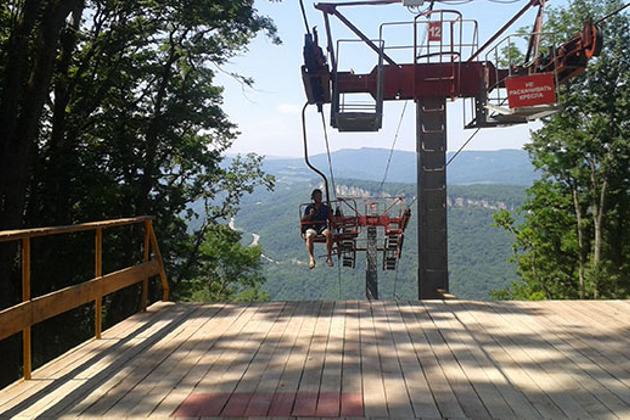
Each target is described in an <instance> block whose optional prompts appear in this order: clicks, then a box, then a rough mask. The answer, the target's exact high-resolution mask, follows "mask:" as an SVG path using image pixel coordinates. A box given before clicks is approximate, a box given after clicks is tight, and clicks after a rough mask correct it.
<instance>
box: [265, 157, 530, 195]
mask: <svg viewBox="0 0 630 420" xmlns="http://www.w3.org/2000/svg"><path fill="white" fill-rule="evenodd" d="M389 155H390V151H389V150H387V149H377V148H362V149H354V150H350V149H346V150H339V151H337V152H333V153H331V161H332V167H333V173H334V176H335V178H349V179H361V180H366V181H376V182H380V181H382V180H383V177H384V176H385V170H386V168H387V163H388V161H389V162H390V163H389V169H388V172H387V177H386V182H388V183H411V184H415V183H416V179H417V177H416V153H415V152H406V151H398V150H395V151H394V152H393V154H392V156H391V160H390V158H389ZM452 155H453V154H452V153H448V154H447V161H448V160H449V159H450V158H451V156H452ZM309 160H310V162H311V164H312V165H313V166H315V167H316V168H318V169H319V170H320V171H322V172H323V173H325V174H326V175H327V176H329V175H330V169H329V165H328V157H327V155H326V154H319V155H314V156H311V157H310V159H309ZM264 168H265V170H266V171H267V172H268V173H271V174H274V175H275V176H276V178H277V179H278V181H285V182H286V181H289V182H290V181H294V182H295V181H304V180H309V179H313V178H314V177H317V174H315V173H314V172H313V171H312V170H311V169H309V168H308V166H307V165H306V163H305V161H304V159H303V158H275V157H267V158H265V161H264ZM537 178H538V176H537V174H536V173H535V171H534V167H533V166H532V164H531V163H530V161H529V158H528V156H527V152H525V151H523V150H497V151H463V152H461V153H460V154H459V155H458V156H457V157H456V158H455V159H454V160H453V161H452V162H451V164H450V165H449V166H448V168H447V183H448V184H449V185H470V184H502V185H526V186H529V185H531V184H532V182H533V181H534V180H535V179H537Z"/></svg>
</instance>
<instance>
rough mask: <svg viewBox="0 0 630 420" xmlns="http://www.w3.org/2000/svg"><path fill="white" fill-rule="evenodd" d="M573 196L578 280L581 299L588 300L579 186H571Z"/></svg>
mask: <svg viewBox="0 0 630 420" xmlns="http://www.w3.org/2000/svg"><path fill="white" fill-rule="evenodd" d="M571 193H572V195H573V209H574V211H575V218H576V225H577V226H576V227H577V237H578V280H579V283H580V299H584V298H586V281H585V279H584V265H585V261H584V230H583V223H582V209H581V208H580V200H579V197H578V190H577V185H573V184H572V185H571Z"/></svg>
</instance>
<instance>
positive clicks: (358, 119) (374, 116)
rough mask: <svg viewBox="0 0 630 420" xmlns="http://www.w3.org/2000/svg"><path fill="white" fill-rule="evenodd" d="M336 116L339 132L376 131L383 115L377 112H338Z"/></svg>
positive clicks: (379, 126)
mask: <svg viewBox="0 0 630 420" xmlns="http://www.w3.org/2000/svg"><path fill="white" fill-rule="evenodd" d="M336 117H337V118H336V128H337V129H338V130H339V131H340V132H360V131H378V130H380V129H381V126H382V122H383V115H382V114H381V113H378V112H339V113H337V116H336Z"/></svg>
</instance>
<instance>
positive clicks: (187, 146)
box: [0, 0, 280, 383]
mask: <svg viewBox="0 0 630 420" xmlns="http://www.w3.org/2000/svg"><path fill="white" fill-rule="evenodd" d="M0 22H1V23H2V24H3V25H2V28H0V49H1V50H0V51H1V54H0V80H1V85H0V229H8V228H21V227H24V226H47V225H60V224H64V225H65V224H71V223H77V222H84V221H91V220H102V219H110V218H118V217H129V216H133V215H141V214H154V215H156V216H158V222H157V225H156V231H157V234H158V238H159V239H160V242H161V243H160V247H161V250H162V254H163V256H164V257H165V260H166V264H167V267H168V270H169V271H168V274H169V277H170V278H171V279H177V280H178V282H177V283H176V285H175V286H176V287H175V289H177V286H179V285H180V284H184V283H185V282H187V281H201V280H203V281H206V280H208V281H212V280H213V278H212V277H211V276H212V275H213V274H212V273H208V274H207V275H206V274H205V273H204V271H203V269H204V268H205V267H204V265H203V264H202V262H204V261H206V260H207V259H208V257H207V252H208V250H207V244H208V243H214V242H212V241H217V240H218V241H226V244H229V245H230V246H231V247H232V248H229V249H230V252H233V253H236V254H238V253H239V252H241V251H242V252H244V254H243V255H246V254H247V252H249V253H250V254H251V255H254V254H255V250H249V249H244V250H240V248H239V247H238V246H236V244H237V243H238V241H236V239H235V237H234V236H231V235H228V234H227V233H225V232H223V231H222V230H221V227H220V225H224V224H227V223H228V222H229V219H230V218H231V217H233V216H234V215H235V214H236V212H237V211H238V209H239V207H240V200H241V198H242V197H243V195H244V194H247V193H251V192H252V191H253V190H254V188H257V187H266V188H273V183H274V181H273V178H272V177H270V176H267V175H266V174H265V173H264V172H263V171H262V169H261V165H262V158H261V157H258V156H254V155H249V156H246V157H237V158H235V159H233V160H231V161H230V162H227V161H226V160H225V159H224V156H223V155H224V153H225V151H226V150H227V149H228V148H229V147H230V145H231V144H232V142H233V141H234V139H235V138H236V136H237V135H238V127H237V125H236V124H235V123H234V122H232V121H230V120H229V118H228V116H227V115H226V114H225V113H224V112H223V110H222V109H221V107H222V93H223V90H222V88H221V87H220V86H217V84H216V81H215V72H216V69H217V68H221V66H222V65H223V64H225V63H226V62H227V61H228V60H229V59H230V58H231V57H234V56H235V55H237V54H241V53H244V52H246V51H247V48H248V44H249V42H250V41H251V40H252V39H253V38H254V37H255V36H256V35H257V34H258V33H261V32H262V33H265V34H266V35H267V36H268V37H270V38H271V40H272V41H273V42H275V43H278V42H280V40H279V39H278V37H277V35H276V28H275V26H274V24H273V22H272V20H271V19H270V18H268V17H265V16H261V15H259V14H258V12H257V10H256V9H255V8H254V1H253V0H237V1H233V0H215V1H212V2H208V1H202V0H192V1H185V2H182V1H180V0H158V1H147V2H136V1H132V0H88V1H84V0H59V1H50V0H25V1H20V2H18V1H15V2H13V1H11V2H4V3H2V5H0ZM5 24H6V25H5ZM233 77H235V78H237V79H239V80H240V81H241V82H242V83H244V84H246V85H251V84H252V83H253V81H252V80H251V79H250V78H249V77H247V75H238V74H234V75H233ZM195 203H203V205H202V206H201V207H198V206H195ZM195 219H201V220H204V221H205V222H204V224H203V225H202V228H200V229H198V230H197V231H195V232H193V231H191V230H190V229H189V228H188V224H189V223H190V221H191V220H195ZM217 232H223V233H221V234H220V235H219V234H217ZM109 241H110V242H109V246H108V248H107V249H108V252H110V254H106V255H104V258H103V260H104V264H105V265H107V264H110V266H112V267H113V266H114V265H113V264H114V262H116V263H119V264H128V263H131V262H132V261H136V260H137V257H138V255H139V253H140V249H141V246H140V245H141V244H140V241H141V238H140V237H139V235H134V234H133V232H132V231H126V232H117V233H115V234H113V235H112V236H111V237H110V238H109ZM226 246H227V245H226ZM239 246H240V245H239ZM80 247H81V245H80V244H76V243H75V244H68V245H67V248H64V250H63V254H67V255H74V254H78V252H77V249H78V248H80ZM246 251H247V252H246ZM0 252H1V255H0V287H1V288H2V290H3V293H2V294H0V296H1V297H0V309H2V308H4V307H7V306H10V305H12V304H14V303H16V301H17V292H18V290H19V288H18V286H17V282H16V281H15V280H14V279H16V278H19V277H15V276H12V275H11V271H12V270H13V269H14V268H15V267H14V265H13V264H12V261H13V260H14V256H15V249H5V250H4V251H3V250H1V249H0ZM55 252H57V253H58V254H59V253H61V251H60V250H59V249H56V250H55ZM250 254H247V255H250ZM57 256H58V255H57ZM254 259H255V258H254V257H251V258H247V259H245V260H244V261H238V264H237V265H238V266H239V267H240V271H236V272H237V273H242V274H243V276H244V280H242V283H241V284H242V286H243V287H247V288H249V289H251V290H252V291H253V292H251V293H250V295H253V297H264V294H263V293H262V292H260V291H259V290H258V289H257V288H258V287H259V284H261V283H262V281H263V279H262V278H261V277H260V276H256V275H254V274H252V273H255V272H256V264H257V263H256V262H255V261H254ZM76 262H77V264H79V265H80V264H85V265H86V267H88V266H89V265H90V264H91V262H90V261H89V258H86V259H85V261H83V260H80V261H79V260H78V261H76ZM39 263H40V264H45V265H46V267H47V269H46V271H45V273H44V274H43V275H42V276H43V278H42V279H40V283H41V284H42V285H44V286H42V287H46V288H51V289H54V288H55V286H56V285H58V284H59V282H60V281H61V279H63V280H64V281H69V282H70V283H71V284H72V283H73V282H74V283H76V282H79V281H85V280H87V279H86V278H83V277H81V276H78V275H77V274H76V272H73V271H72V269H73V268H74V267H71V265H70V264H68V262H67V261H58V260H57V259H56V258H55V255H51V252H49V253H48V254H45V253H44V254H42V255H40V256H39ZM228 263H232V264H236V263H237V262H236V260H235V259H229V258H227V259H225V260H224V262H223V263H222V264H223V265H222V267H227V264H228ZM247 267H250V268H251V269H252V270H253V271H252V273H249V272H248V271H247V269H246V268H247ZM107 269H108V267H107V266H105V267H104V270H105V271H107ZM225 269H226V270H227V268H225ZM223 277H224V276H223ZM223 277H221V278H223ZM68 279H69V280H68ZM239 281H240V280H239ZM229 282H230V284H232V283H233V282H234V279H232V278H231V277H230V281H229ZM182 288H183V289H185V288H184V287H182ZM226 290H227V289H226ZM230 290H231V289H230ZM179 295H180V296H182V293H179ZM216 296H218V297H219V296H220V297H222V298H232V297H235V296H237V294H236V293H228V292H225V293H222V294H217V295H216ZM138 298H139V293H138V291H137V290H127V291H123V292H122V293H118V294H115V295H114V296H113V297H110V298H108V299H107V300H106V302H105V306H106V307H107V308H106V313H107V319H106V322H107V323H108V324H110V325H111V323H113V322H116V321H117V320H118V319H121V318H122V317H124V316H126V314H128V313H130V312H132V311H134V310H136V308H137V306H138V302H139V301H138ZM87 324H88V325H87V326H86V328H89V323H87ZM76 325H78V324H76ZM61 329H62V328H60V330H61ZM55 330H56V329H54V330H51V331H46V332H44V333H43V334H52V333H55ZM61 341H63V340H61ZM0 352H1V353H2V354H3V356H4V355H5V354H8V353H7V352H5V351H4V350H3V351H0ZM9 353H13V351H11V352H9ZM2 372H3V373H6V374H7V375H6V377H5V378H0V381H2V382H3V383H6V381H7V378H9V380H12V379H13V378H14V377H15V372H9V371H8V370H3V371H2Z"/></svg>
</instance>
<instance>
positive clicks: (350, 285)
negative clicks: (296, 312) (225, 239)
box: [234, 179, 525, 300]
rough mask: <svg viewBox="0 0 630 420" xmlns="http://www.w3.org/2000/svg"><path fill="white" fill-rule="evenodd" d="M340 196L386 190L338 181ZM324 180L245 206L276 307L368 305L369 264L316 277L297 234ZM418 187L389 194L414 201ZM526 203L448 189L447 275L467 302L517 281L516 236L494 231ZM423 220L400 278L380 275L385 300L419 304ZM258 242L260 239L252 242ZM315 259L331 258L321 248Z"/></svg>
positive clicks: (513, 191) (508, 195)
mask: <svg viewBox="0 0 630 420" xmlns="http://www.w3.org/2000/svg"><path fill="white" fill-rule="evenodd" d="M336 185H337V188H338V189H339V190H342V189H344V188H345V189H347V188H349V187H354V188H355V190H356V189H361V190H364V191H367V192H370V193H371V194H372V195H379V194H377V193H379V192H380V191H379V187H380V183H376V182H369V181H358V180H343V179H342V180H337V182H336ZM319 186H320V185H319V181H318V180H311V181H301V180H298V181H290V180H288V179H287V180H285V181H282V182H278V184H277V186H276V191H275V192H273V193H269V192H262V191H260V192H258V193H255V194H254V195H252V196H251V197H248V198H247V199H246V200H245V201H244V202H243V207H242V211H241V212H240V213H239V215H238V216H237V217H236V219H235V220H234V226H235V227H236V228H238V229H242V230H243V241H244V242H245V243H246V244H249V243H251V242H252V241H253V240H255V239H256V240H257V241H258V243H259V244H260V245H262V248H263V255H264V256H263V259H264V260H265V263H264V269H263V272H264V275H265V276H266V278H267V282H266V283H265V285H264V286H263V288H264V289H265V290H266V291H267V292H268V293H269V294H270V295H271V298H272V299H277V300H285V299H286V300H299V299H307V300H310V299H339V298H341V299H363V298H364V297H365V261H364V259H365V256H364V253H359V254H358V256H357V266H356V268H355V269H354V270H352V269H348V268H343V267H342V268H340V267H339V264H337V266H336V267H335V268H332V269H331V268H328V267H326V266H325V264H324V259H323V258H320V259H319V260H318V265H317V266H316V267H315V269H313V270H309V269H308V264H307V263H308V257H307V254H306V249H305V247H304V242H303V240H302V239H301V238H300V234H299V223H300V214H299V205H300V204H301V203H304V202H305V201H308V200H307V199H308V197H309V194H310V191H311V189H312V188H314V187H319ZM415 189H416V187H415V185H412V184H385V186H384V188H383V190H384V191H383V192H384V193H386V194H391V195H405V196H407V197H409V201H411V198H412V197H413V196H415V193H416V191H415ZM524 197H525V188H524V187H520V186H502V185H470V186H458V185H454V186H450V187H449V189H448V200H449V210H448V223H449V270H450V285H451V292H452V293H454V294H455V295H456V296H457V297H459V298H462V299H481V300H487V299H489V298H490V292H491V290H493V289H500V288H503V287H505V286H506V285H507V284H508V283H509V281H511V280H514V278H515V275H516V274H515V266H514V265H513V264H511V263H508V262H506V260H507V259H508V258H509V257H510V256H511V247H510V245H511V237H510V235H509V234H508V233H507V232H505V231H503V230H501V229H497V228H496V227H492V224H493V214H494V212H495V210H497V209H498V208H500V207H501V208H507V209H514V208H515V207H516V206H518V205H520V204H521V203H522V201H523V200H524ZM416 222H417V218H416V211H415V205H414V206H412V219H411V222H410V225H409V227H408V228H407V234H406V235H405V244H404V249H403V257H402V259H401V264H400V266H399V269H398V270H397V272H390V271H388V272H386V271H382V270H380V267H381V264H382V259H381V255H380V254H379V265H378V267H379V273H378V276H379V277H378V278H379V293H380V297H381V298H382V299H392V298H394V297H395V296H397V297H399V298H401V299H416V298H417V295H418V292H417V283H416V271H417V252H418V251H417V227H416V226H417V224H416ZM254 235H255V236H254ZM317 246H318V248H316V255H323V254H324V253H325V251H324V246H323V245H322V244H319V245H317Z"/></svg>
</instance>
